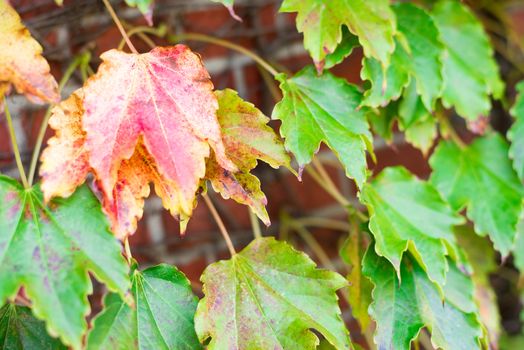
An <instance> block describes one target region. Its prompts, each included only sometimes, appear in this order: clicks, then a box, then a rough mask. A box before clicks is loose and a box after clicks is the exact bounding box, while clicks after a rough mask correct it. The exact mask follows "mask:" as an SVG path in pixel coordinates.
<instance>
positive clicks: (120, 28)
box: [102, 0, 138, 54]
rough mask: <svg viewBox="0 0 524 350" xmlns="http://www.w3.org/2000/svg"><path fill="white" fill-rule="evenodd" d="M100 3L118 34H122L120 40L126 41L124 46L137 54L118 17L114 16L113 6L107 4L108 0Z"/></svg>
mask: <svg viewBox="0 0 524 350" xmlns="http://www.w3.org/2000/svg"><path fill="white" fill-rule="evenodd" d="M102 1H103V2H104V5H105V7H106V8H107V11H108V12H109V14H110V15H111V18H113V21H114V22H115V24H116V26H117V28H118V30H119V31H120V34H122V38H124V40H125V41H126V44H127V46H128V47H129V49H130V50H131V52H133V53H135V54H138V51H137V50H136V48H135V46H134V45H133V43H132V42H131V39H129V36H128V35H127V33H126V31H125V29H124V26H123V25H122V23H121V22H120V20H119V19H118V16H117V15H116V12H115V10H114V9H113V6H111V3H110V2H109V0H102Z"/></svg>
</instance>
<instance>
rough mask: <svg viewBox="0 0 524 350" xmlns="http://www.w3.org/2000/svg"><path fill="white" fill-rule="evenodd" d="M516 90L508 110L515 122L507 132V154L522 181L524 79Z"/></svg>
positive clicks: (523, 173) (523, 161)
mask: <svg viewBox="0 0 524 350" xmlns="http://www.w3.org/2000/svg"><path fill="white" fill-rule="evenodd" d="M517 92H518V95H517V99H516V101H515V104H514V105H513V108H511V111H510V113H511V115H512V116H513V117H514V118H515V123H513V125H512V126H511V129H510V130H509V132H508V139H509V140H510V141H511V146H510V148H509V156H510V157H511V159H513V167H514V168H515V171H516V172H517V174H518V175H519V177H520V180H521V181H524V81H522V82H520V83H519V84H518V85H517Z"/></svg>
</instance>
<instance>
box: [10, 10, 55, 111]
mask: <svg viewBox="0 0 524 350" xmlns="http://www.w3.org/2000/svg"><path fill="white" fill-rule="evenodd" d="M49 70H50V68H49V64H48V63H47V61H46V60H45V58H44V57H43V56H42V47H41V46H40V44H38V42H37V41H36V40H35V39H33V37H31V33H29V30H27V28H26V27H25V26H24V25H23V24H22V22H21V20H20V17H19V16H18V14H17V13H16V11H15V10H14V9H13V8H12V7H11V6H10V5H9V4H8V3H7V1H6V0H0V97H1V96H4V95H7V94H8V93H9V91H10V90H11V85H14V87H15V88H16V90H17V91H18V92H19V93H22V94H25V95H26V96H27V98H29V99H30V100H31V101H33V102H36V103H41V102H58V101H59V100H60V96H59V94H58V84H57V83H56V81H55V79H54V78H53V76H52V75H51V74H50V73H49ZM0 105H1V102H0Z"/></svg>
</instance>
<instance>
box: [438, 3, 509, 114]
mask: <svg viewBox="0 0 524 350" xmlns="http://www.w3.org/2000/svg"><path fill="white" fill-rule="evenodd" d="M432 14H433V18H434V19H435V22H436V23H437V26H438V29H439V31H440V37H441V39H442V41H443V42H444V45H445V47H446V56H445V59H444V81H445V86H444V92H443V98H442V101H443V103H444V105H445V106H446V107H448V108H449V107H454V108H455V110H456V111H457V113H458V114H459V115H461V116H462V117H464V118H467V119H469V120H475V119H477V118H478V117H480V116H486V115H488V114H489V111H490V109H491V101H490V98H489V96H490V95H493V97H495V98H500V97H501V96H502V94H503V93H504V83H503V82H502V81H501V80H500V76H499V68H498V66H497V63H496V62H495V60H494V58H493V49H492V48H491V45H490V43H489V39H488V37H487V35H486V33H485V31H484V29H483V28H482V24H481V23H480V21H479V20H478V19H477V18H476V17H475V16H474V15H473V14H472V13H471V11H470V10H469V9H468V8H467V6H466V5H464V4H461V3H460V2H459V1H456V0H441V1H439V2H437V4H436V5H435V8H434V9H433V12H432Z"/></svg>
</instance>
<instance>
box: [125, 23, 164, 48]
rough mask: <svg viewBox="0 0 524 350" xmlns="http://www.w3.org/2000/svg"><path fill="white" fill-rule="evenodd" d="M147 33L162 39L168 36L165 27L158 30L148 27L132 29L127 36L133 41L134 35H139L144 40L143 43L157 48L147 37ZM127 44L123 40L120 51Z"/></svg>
mask: <svg viewBox="0 0 524 350" xmlns="http://www.w3.org/2000/svg"><path fill="white" fill-rule="evenodd" d="M146 33H147V34H152V35H154V36H157V37H159V38H161V37H164V36H165V35H166V28H165V26H159V27H158V28H151V27H146V26H139V27H132V28H131V29H129V31H128V32H127V36H128V37H129V38H130V39H131V37H133V35H137V36H138V37H139V38H140V39H142V41H144V42H145V43H146V44H147V45H149V47H151V48H154V47H155V46H156V45H155V43H154V42H153V41H152V40H151V39H150V38H149V37H148V36H147V35H146ZM125 44H126V40H125V39H124V38H122V40H121V41H120V44H118V49H119V50H122V49H123V48H124V45H125Z"/></svg>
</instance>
